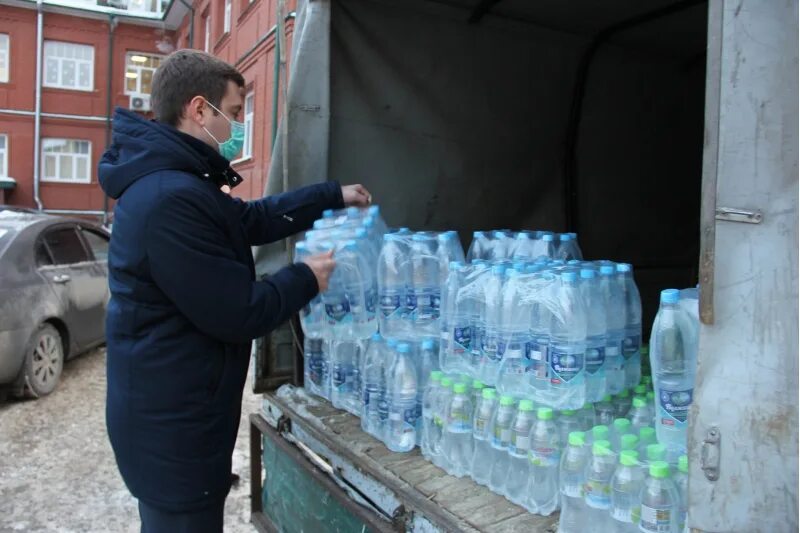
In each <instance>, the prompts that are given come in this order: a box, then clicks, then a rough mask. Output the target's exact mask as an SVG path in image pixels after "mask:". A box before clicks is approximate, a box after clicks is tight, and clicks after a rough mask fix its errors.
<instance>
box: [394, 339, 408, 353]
mask: <svg viewBox="0 0 800 533" xmlns="http://www.w3.org/2000/svg"><path fill="white" fill-rule="evenodd" d="M397 353H411V345H410V344H408V343H407V342H401V343H400V344H398V345H397Z"/></svg>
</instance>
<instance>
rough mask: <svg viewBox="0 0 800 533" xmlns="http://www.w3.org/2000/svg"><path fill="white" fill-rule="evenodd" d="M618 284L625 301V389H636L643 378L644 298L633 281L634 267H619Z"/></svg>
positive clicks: (623, 344)
mask: <svg viewBox="0 0 800 533" xmlns="http://www.w3.org/2000/svg"><path fill="white" fill-rule="evenodd" d="M617 282H618V283H619V285H620V288H621V289H622V293H623V298H624V301H625V339H624V340H623V343H622V355H623V358H624V359H625V387H627V388H629V389H630V388H633V387H635V386H636V385H637V384H638V383H639V381H640V380H641V378H642V356H641V348H642V298H641V296H639V288H638V287H636V282H635V281H634V279H633V267H632V266H631V265H629V264H627V263H620V264H618V265H617Z"/></svg>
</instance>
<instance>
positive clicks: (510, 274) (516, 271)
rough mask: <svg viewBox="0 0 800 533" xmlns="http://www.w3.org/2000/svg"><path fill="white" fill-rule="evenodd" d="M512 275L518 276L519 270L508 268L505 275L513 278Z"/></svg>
mask: <svg viewBox="0 0 800 533" xmlns="http://www.w3.org/2000/svg"><path fill="white" fill-rule="evenodd" d="M514 276H519V271H518V270H516V269H514V268H509V269H508V270H506V277H507V278H513V277H514Z"/></svg>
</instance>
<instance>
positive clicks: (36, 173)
mask: <svg viewBox="0 0 800 533" xmlns="http://www.w3.org/2000/svg"><path fill="white" fill-rule="evenodd" d="M43 43H44V10H43V9H42V0H37V1H36V103H35V112H34V118H33V201H34V202H36V208H37V209H38V210H39V211H42V210H43V209H44V205H43V204H42V199H41V197H40V196H39V181H40V174H41V172H42V168H41V161H42V157H41V151H42V146H41V144H42V135H41V132H42V47H43Z"/></svg>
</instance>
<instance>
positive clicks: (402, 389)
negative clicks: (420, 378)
mask: <svg viewBox="0 0 800 533" xmlns="http://www.w3.org/2000/svg"><path fill="white" fill-rule="evenodd" d="M387 375H388V378H387V391H388V398H389V422H388V425H387V427H386V447H387V448H389V449H390V450H392V451H393V452H408V451H411V450H412V449H413V448H414V444H415V442H416V439H417V436H416V427H417V372H416V369H415V368H414V362H413V361H412V360H411V346H410V345H409V344H408V343H405V342H401V343H400V344H398V345H397V354H396V355H395V359H394V362H393V363H392V366H391V368H390V369H389V372H388V374H387Z"/></svg>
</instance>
